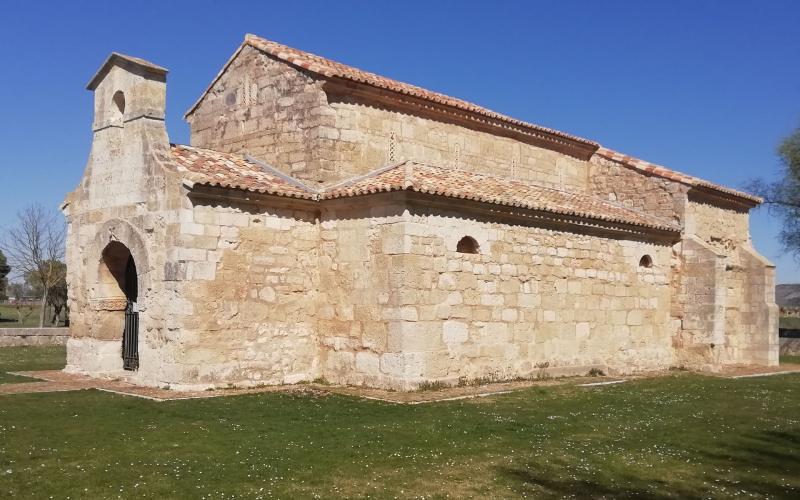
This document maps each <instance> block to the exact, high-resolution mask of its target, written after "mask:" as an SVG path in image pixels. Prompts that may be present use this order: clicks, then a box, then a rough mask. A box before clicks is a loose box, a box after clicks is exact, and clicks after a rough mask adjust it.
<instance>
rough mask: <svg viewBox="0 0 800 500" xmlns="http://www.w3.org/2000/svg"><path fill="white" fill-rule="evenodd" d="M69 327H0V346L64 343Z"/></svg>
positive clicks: (67, 336)
mask: <svg viewBox="0 0 800 500" xmlns="http://www.w3.org/2000/svg"><path fill="white" fill-rule="evenodd" d="M68 338H69V328H0V347H15V346H31V345H65V344H66V343H67V339H68Z"/></svg>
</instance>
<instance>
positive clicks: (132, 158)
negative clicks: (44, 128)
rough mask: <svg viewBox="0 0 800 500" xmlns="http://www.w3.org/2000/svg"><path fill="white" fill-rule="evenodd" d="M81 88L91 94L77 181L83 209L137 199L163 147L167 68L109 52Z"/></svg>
mask: <svg viewBox="0 0 800 500" xmlns="http://www.w3.org/2000/svg"><path fill="white" fill-rule="evenodd" d="M87 89H89V90H91V91H93V92H94V118H93V120H92V152H91V155H90V157H89V162H88V164H87V168H86V173H85V175H84V179H83V181H82V186H83V188H84V189H85V190H86V191H87V193H88V199H89V200H88V201H89V208H103V207H110V206H119V205H132V204H136V203H141V202H143V201H145V200H146V199H147V198H148V196H149V194H150V193H151V192H152V189H151V188H150V187H149V183H150V182H151V181H152V179H153V178H154V175H155V173H156V170H154V166H155V165H157V164H158V158H159V157H162V156H163V154H164V153H165V152H168V151H169V137H168V136H167V128H166V124H165V122H164V117H165V111H166V98H167V70H166V69H165V68H162V67H161V66H157V65H155V64H153V63H151V62H148V61H145V60H144V59H139V58H137V57H130V56H126V55H122V54H119V53H116V52H113V53H112V54H111V55H110V56H109V57H108V59H106V61H105V62H104V63H103V65H102V66H100V69H99V70H98V71H97V73H96V74H95V75H94V77H92V79H91V81H89V84H88V85H87Z"/></svg>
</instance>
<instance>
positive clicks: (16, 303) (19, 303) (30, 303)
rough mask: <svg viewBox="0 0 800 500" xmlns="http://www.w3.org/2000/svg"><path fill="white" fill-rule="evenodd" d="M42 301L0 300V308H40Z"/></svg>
mask: <svg viewBox="0 0 800 500" xmlns="http://www.w3.org/2000/svg"><path fill="white" fill-rule="evenodd" d="M40 305H42V299H14V300H0V306H40Z"/></svg>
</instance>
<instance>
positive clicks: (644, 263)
mask: <svg viewBox="0 0 800 500" xmlns="http://www.w3.org/2000/svg"><path fill="white" fill-rule="evenodd" d="M639 267H644V268H647V269H649V268H651V267H653V258H652V257H650V256H649V255H647V254H645V255H642V258H641V259H639Z"/></svg>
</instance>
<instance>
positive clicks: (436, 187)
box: [322, 161, 680, 231]
mask: <svg viewBox="0 0 800 500" xmlns="http://www.w3.org/2000/svg"><path fill="white" fill-rule="evenodd" d="M399 190H409V191H415V192H418V193H428V194H435V195H439V196H446V197H449V198H460V199H465V200H473V201H479V202H484V203H492V204H495V205H505V206H510V207H516V208H525V209H530V210H537V211H543V212H551V213H555V214H562V215H571V216H576V217H580V218H585V219H595V220H601V221H606V222H616V223H624V224H631V225H635V226H643V227H649V228H654V229H662V230H666V231H679V230H680V228H679V227H678V226H677V225H676V224H674V223H672V222H670V221H668V220H665V219H662V218H659V217H655V216H652V215H649V214H645V213H642V212H638V211H635V210H631V209H629V208H627V207H625V206H623V205H621V204H617V203H613V202H609V201H605V200H602V199H600V198H596V197H594V196H590V195H587V194H583V193H577V192H572V191H562V190H559V189H553V188H548V187H544V186H538V185H535V184H529V183H527V182H521V181H516V180H511V179H506V178H502V177H495V176H491V175H484V174H478V173H474V172H469V171H466V170H459V169H454V168H444V167H435V166H431V165H424V164H421V163H416V162H412V161H406V162H403V163H401V164H399V165H396V166H393V167H390V168H384V169H380V170H377V171H376V172H374V173H373V174H371V175H367V176H364V177H362V178H359V179H355V180H353V181H349V182H347V181H346V182H344V183H340V184H338V185H334V186H331V187H330V188H328V189H326V190H325V191H324V192H323V193H322V198H323V199H331V198H341V197H347V196H359V195H364V194H370V193H378V192H386V191H399Z"/></svg>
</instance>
